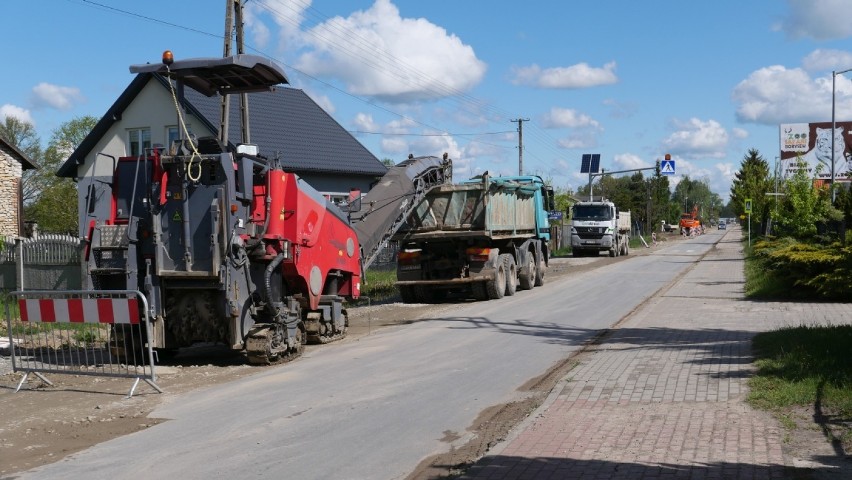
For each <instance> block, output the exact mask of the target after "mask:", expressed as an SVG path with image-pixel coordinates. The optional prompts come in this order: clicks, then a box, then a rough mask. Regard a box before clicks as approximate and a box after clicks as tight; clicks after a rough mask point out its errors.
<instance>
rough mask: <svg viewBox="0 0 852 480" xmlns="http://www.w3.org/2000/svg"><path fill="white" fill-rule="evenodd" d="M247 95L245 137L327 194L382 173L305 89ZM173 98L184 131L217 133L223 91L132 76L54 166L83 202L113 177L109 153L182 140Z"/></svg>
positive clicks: (233, 118)
mask: <svg viewBox="0 0 852 480" xmlns="http://www.w3.org/2000/svg"><path fill="white" fill-rule="evenodd" d="M173 92H174V93H175V94H174V95H173ZM247 97H248V111H249V126H250V139H249V140H250V142H249V143H251V144H254V145H257V146H258V151H259V153H260V154H261V155H264V156H266V157H268V158H278V159H279V161H280V164H281V165H282V166H283V167H284V169H285V170H287V171H290V172H294V173H296V174H298V175H299V176H300V177H301V178H303V179H304V180H305V181H306V182H307V183H308V184H310V185H311V186H312V187H314V188H315V189H316V190H318V191H320V192H322V193H323V194H325V195H326V196H328V197H329V198H332V199H341V198H346V197H347V196H348V194H349V190H350V189H351V188H359V189H361V190H362V191H364V192H366V191H368V190H370V187H371V186H372V185H373V183H375V181H376V180H377V179H378V178H380V177H381V176H382V175H384V174H385V173H386V172H387V167H386V166H385V165H384V164H383V163H382V162H381V161H379V159H378V158H376V156H375V155H373V154H372V153H370V151H369V150H367V149H366V148H365V147H364V146H363V145H362V144H361V143H360V142H358V141H357V140H356V139H355V138H354V137H353V136H352V135H351V134H350V133H349V132H347V131H346V130H345V129H344V128H343V127H342V126H341V125H340V124H338V123H337V122H336V121H335V120H334V119H333V118H332V117H331V116H330V115H328V113H327V112H325V111H324V110H323V109H322V108H321V107H320V106H319V105H317V104H316V102H314V101H313V100H312V99H311V98H310V97H309V96H308V95H307V94H306V93H305V92H304V91H302V90H299V89H294V88H286V87H283V86H280V85H279V86H278V87H276V89H275V90H274V91H272V92H257V93H249V94H248V95H247ZM176 101H177V103H179V104H180V106H181V109H182V110H181V113H182V115H183V118H184V121H185V124H186V127H187V129H188V131H189V133H191V134H193V135H195V136H197V137H205V136H213V137H216V136H218V132H219V119H220V111H221V107H220V105H221V97H219V96H212V97H207V96H205V95H202V94H201V93H198V92H196V91H195V90H192V89H191V88H189V87H186V88H184V89H183V90H182V91H175V90H174V89H173V88H172V87H171V85H170V84H169V81H168V80H167V79H165V78H164V77H162V76H160V75H158V74H155V73H140V74H138V75H137V76H136V78H134V79H133V81H132V82H131V83H130V85H129V86H128V87H127V88H126V89H125V90H124V92H122V94H121V95H120V96H119V97H118V99H117V100H116V101H115V103H113V105H112V106H111V107H110V108H109V110H107V112H106V114H105V115H104V116H103V117H102V118H101V119H100V121H99V122H98V123H97V125H96V126H95V128H94V129H93V130H92V132H91V133H90V134H89V135H88V136H87V137H86V138H85V139H84V140H83V142H82V143H81V144H80V145H79V146H78V147H77V149H76V150H75V151H74V152H73V153H72V154H71V156H70V157H69V158H68V160H66V162H65V163H64V164H63V165H62V166H61V167H60V169H59V171H58V172H57V175H59V176H60V177H70V178H74V179H76V180H78V182H80V184H79V186H78V191H79V192H80V195H79V197H80V198H79V199H78V202H80V203H81V206H82V202H85V193H84V192H86V188H87V186H88V184H90V183H93V182H95V183H97V182H99V181H100V182H103V181H111V178H112V170H113V168H114V163H115V159H117V158H119V157H125V156H136V155H139V154H142V153H143V152H144V149H145V148H150V147H154V146H158V145H159V146H167V145H171V144H172V141H173V140H176V139H178V138H180V136H181V134H180V132H179V130H178V128H179V122H178V116H177V111H176V107H175V103H176ZM230 103H231V107H230V117H229V118H230V122H229V125H230V127H229V129H228V140H229V142H228V143H229V147H234V146H235V145H237V144H239V143H242V138H241V137H242V134H241V128H240V125H241V124H240V99H239V96H231V98H230ZM83 210H84V209H83V208H80V209H79V211H80V212H81V214H80V215H81V216H80V219H79V220H80V227H81V229H84V228H85V225H87V222H86V218H85V212H84V211H83ZM81 233H82V230H81Z"/></svg>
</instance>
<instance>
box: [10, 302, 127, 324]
mask: <svg viewBox="0 0 852 480" xmlns="http://www.w3.org/2000/svg"><path fill="white" fill-rule="evenodd" d="M18 307H19V308H20V310H21V321H23V322H43V323H109V324H115V323H118V324H129V325H136V324H138V323H139V306H138V301H137V299H136V298H19V299H18Z"/></svg>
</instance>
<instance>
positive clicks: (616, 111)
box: [603, 98, 639, 118]
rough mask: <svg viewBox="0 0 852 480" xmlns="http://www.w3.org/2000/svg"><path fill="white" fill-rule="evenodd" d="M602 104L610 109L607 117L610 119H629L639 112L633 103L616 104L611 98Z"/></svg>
mask: <svg viewBox="0 0 852 480" xmlns="http://www.w3.org/2000/svg"><path fill="white" fill-rule="evenodd" d="M603 104H604V105H605V106H607V107H610V112H609V116H610V117H612V118H630V117H632V116H634V115H635V114H636V112H637V111H638V110H639V107H638V106H637V105H636V104H635V103H633V102H618V101H616V100H614V99H611V98H608V99H606V100H604V101H603Z"/></svg>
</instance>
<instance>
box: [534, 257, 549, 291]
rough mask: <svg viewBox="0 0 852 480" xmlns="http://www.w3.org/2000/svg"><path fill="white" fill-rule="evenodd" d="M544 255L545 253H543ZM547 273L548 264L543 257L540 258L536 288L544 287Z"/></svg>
mask: <svg viewBox="0 0 852 480" xmlns="http://www.w3.org/2000/svg"><path fill="white" fill-rule="evenodd" d="M542 255H544V253H542ZM546 272H547V263H545V261H544V257H543V256H539V259H538V268H536V269H535V286H536V287H540V286H542V285H544V274H545V273H546Z"/></svg>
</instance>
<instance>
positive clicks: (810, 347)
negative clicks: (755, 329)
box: [748, 325, 852, 455]
mask: <svg viewBox="0 0 852 480" xmlns="http://www.w3.org/2000/svg"><path fill="white" fill-rule="evenodd" d="M753 345H754V350H755V353H756V355H757V359H756V361H755V366H756V367H757V369H758V371H757V374H756V375H755V376H754V377H752V378H751V379H750V380H749V390H750V391H749V397H748V401H749V403H750V404H751V405H752V406H754V407H756V408H759V409H762V410H767V411H770V412H772V413H773V414H774V415H775V416H776V418H778V419H779V421H781V423H782V425H784V426H785V427H787V428H788V429H792V428H794V426H795V425H796V424H797V422H796V421H795V420H794V419H795V417H796V416H797V415H798V416H799V417H801V418H800V420H806V421H807V422H816V424H817V426H818V427H819V428H820V429H821V430H822V432H823V434H824V435H825V437H826V439H827V440H828V441H829V442H830V443H831V444H832V446H833V447H834V449H835V451H836V452H837V453H838V454H839V455H847V454H848V452H849V451H850V449H852V356H850V355H849V347H850V345H852V326H850V325H837V326H800V327H794V328H785V329H780V330H776V331H771V332H764V333H760V334H758V335H756V336H755V338H754V343H753ZM803 410H807V411H808V412H809V413H808V415H809V417H808V418H804V417H803V416H802V415H801V414H800V413H797V412H801V411H803ZM810 415H812V417H810Z"/></svg>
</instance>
